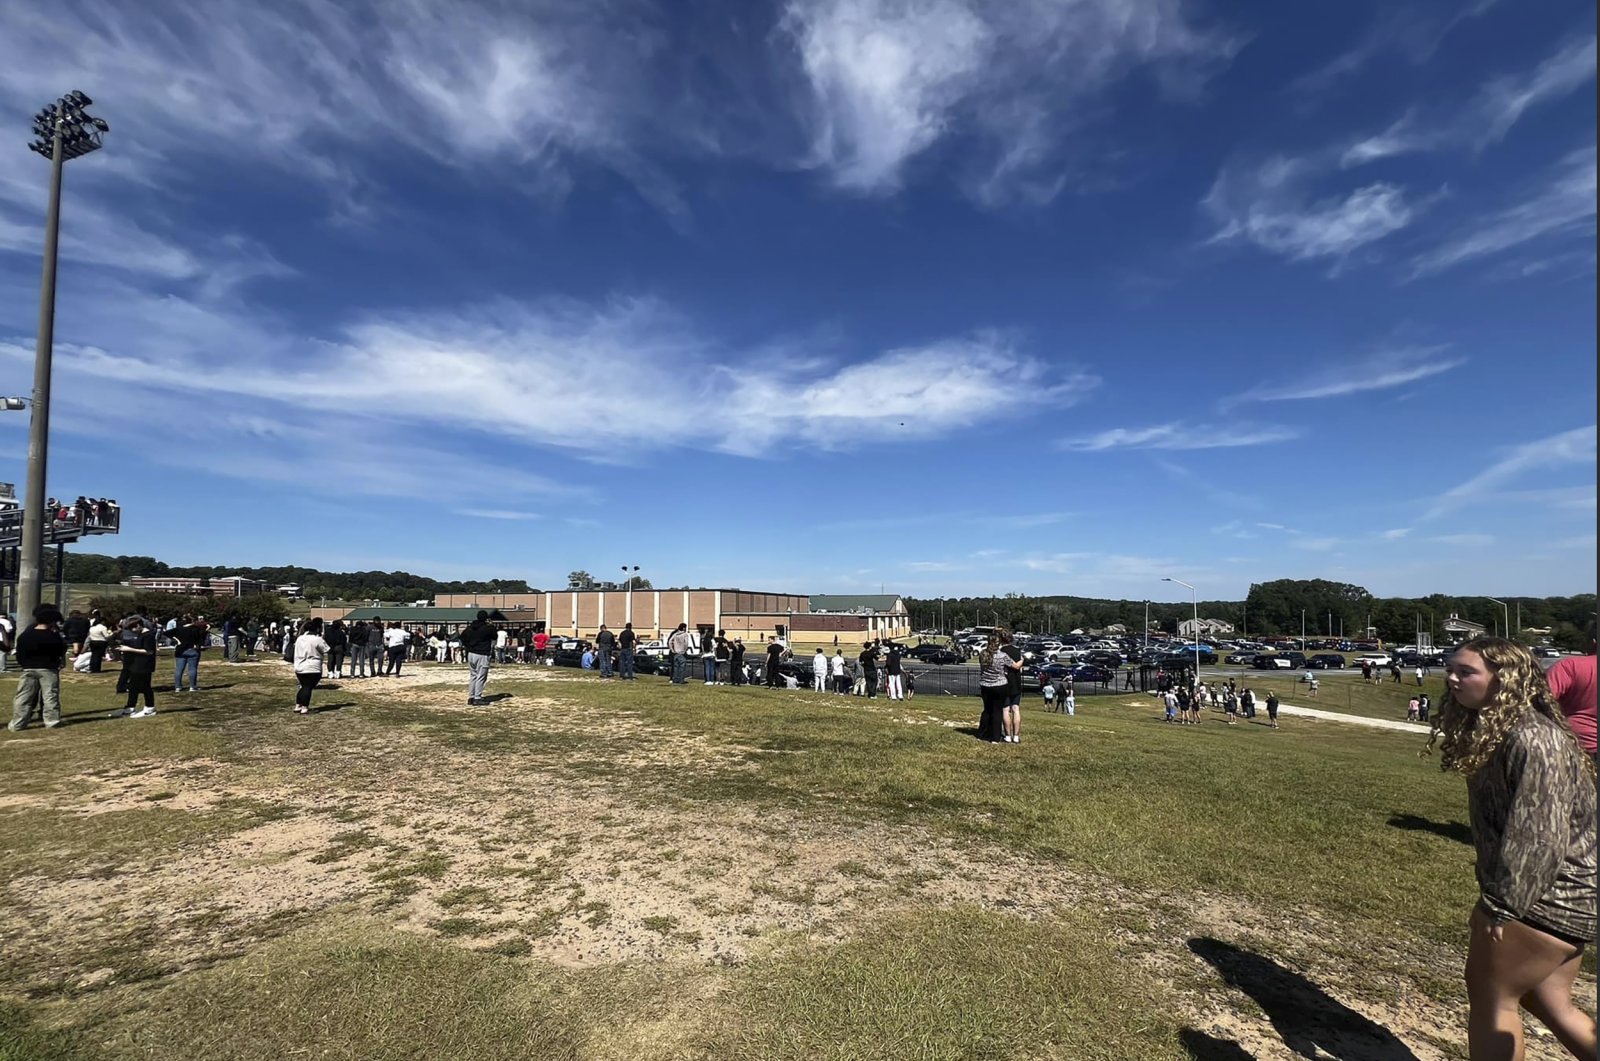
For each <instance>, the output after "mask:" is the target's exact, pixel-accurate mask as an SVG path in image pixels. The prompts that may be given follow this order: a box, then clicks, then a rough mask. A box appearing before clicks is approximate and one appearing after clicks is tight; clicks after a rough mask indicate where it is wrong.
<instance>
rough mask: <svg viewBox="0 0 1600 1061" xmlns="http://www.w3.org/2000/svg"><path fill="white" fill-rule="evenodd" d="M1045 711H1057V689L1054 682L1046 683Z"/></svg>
mask: <svg viewBox="0 0 1600 1061" xmlns="http://www.w3.org/2000/svg"><path fill="white" fill-rule="evenodd" d="M1044 709H1045V710H1046V711H1054V710H1055V709H1056V687H1055V684H1054V683H1053V682H1048V681H1047V682H1045V683H1044Z"/></svg>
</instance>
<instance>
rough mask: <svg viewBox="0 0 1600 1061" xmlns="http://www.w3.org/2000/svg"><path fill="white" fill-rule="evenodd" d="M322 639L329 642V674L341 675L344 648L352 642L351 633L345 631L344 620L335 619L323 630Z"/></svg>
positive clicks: (332, 675)
mask: <svg viewBox="0 0 1600 1061" xmlns="http://www.w3.org/2000/svg"><path fill="white" fill-rule="evenodd" d="M322 640H324V641H326V642H327V643H328V676H329V677H330V678H337V677H339V671H340V669H341V668H343V666H344V650H345V648H346V647H347V646H348V645H349V644H350V635H349V634H347V633H345V629H344V620H343V619H335V620H334V621H333V622H332V623H331V624H329V626H328V629H327V630H325V631H323V634H322Z"/></svg>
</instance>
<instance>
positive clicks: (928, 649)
mask: <svg viewBox="0 0 1600 1061" xmlns="http://www.w3.org/2000/svg"><path fill="white" fill-rule="evenodd" d="M906 658H907V659H914V660H916V661H918V662H919V663H932V664H934V665H935V666H944V665H945V664H947V663H960V662H961V661H962V660H964V659H966V658H967V657H966V656H964V655H962V654H961V653H959V652H952V651H951V650H950V649H948V648H945V647H944V646H943V645H918V646H917V647H916V648H914V649H912V650H911V651H909V652H907V653H906Z"/></svg>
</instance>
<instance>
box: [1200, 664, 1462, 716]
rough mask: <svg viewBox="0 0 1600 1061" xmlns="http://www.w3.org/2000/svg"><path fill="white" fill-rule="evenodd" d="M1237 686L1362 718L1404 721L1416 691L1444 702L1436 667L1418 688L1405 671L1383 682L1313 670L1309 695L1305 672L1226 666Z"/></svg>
mask: <svg viewBox="0 0 1600 1061" xmlns="http://www.w3.org/2000/svg"><path fill="white" fill-rule="evenodd" d="M1223 669H1224V670H1225V671H1226V672H1228V674H1229V675H1231V676H1233V677H1234V678H1235V679H1236V681H1237V682H1238V684H1239V687H1240V688H1244V687H1245V686H1249V687H1250V688H1251V689H1254V690H1255V691H1256V697H1257V699H1258V700H1265V699H1266V693H1267V692H1268V691H1269V690H1272V691H1276V692H1277V694H1278V699H1280V700H1282V701H1283V702H1284V703H1287V704H1294V705H1295V706H1297V707H1315V708H1317V709H1319V710H1322V711H1339V712H1343V713H1345V714H1350V715H1359V716H1361V717H1363V718H1387V719H1393V720H1395V721H1398V722H1404V721H1405V717H1406V702H1407V701H1408V700H1410V699H1411V698H1412V697H1413V696H1415V695H1416V694H1417V693H1418V692H1424V693H1427V694H1428V696H1429V698H1430V699H1431V700H1432V701H1433V706H1434V709H1435V710H1437V709H1438V707H1439V705H1440V704H1441V703H1443V701H1444V672H1443V671H1440V670H1435V671H1434V672H1433V674H1432V675H1430V676H1428V677H1425V678H1423V680H1422V687H1421V688H1420V689H1418V687H1417V683H1416V679H1415V678H1413V677H1412V676H1411V672H1409V671H1406V672H1404V679H1405V680H1404V681H1402V682H1400V683H1399V684H1396V683H1394V682H1392V681H1390V680H1389V677H1388V675H1385V676H1384V678H1383V681H1381V682H1379V681H1373V682H1364V681H1362V680H1361V675H1360V674H1359V673H1356V674H1346V673H1341V672H1339V671H1332V672H1329V671H1315V672H1313V673H1315V674H1316V675H1317V684H1318V685H1319V686H1320V688H1319V689H1318V690H1317V695H1316V696H1312V695H1311V694H1310V691H1309V687H1308V686H1307V685H1306V684H1305V683H1304V682H1303V681H1301V680H1300V679H1301V677H1302V676H1303V675H1304V673H1305V672H1304V671H1259V670H1253V669H1251V668H1248V667H1225V668H1223ZM1258 710H1259V709H1258Z"/></svg>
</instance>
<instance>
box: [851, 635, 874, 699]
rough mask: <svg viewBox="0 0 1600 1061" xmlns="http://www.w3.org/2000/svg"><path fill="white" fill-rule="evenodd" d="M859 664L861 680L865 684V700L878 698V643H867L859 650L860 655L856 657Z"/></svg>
mask: <svg viewBox="0 0 1600 1061" xmlns="http://www.w3.org/2000/svg"><path fill="white" fill-rule="evenodd" d="M856 661H857V662H858V663H860V664H861V678H862V680H863V681H865V682H866V684H867V699H868V700H876V699H877V698H878V643H877V642H876V641H868V642H867V643H866V644H865V645H863V646H862V648H861V655H859V656H857V657H856Z"/></svg>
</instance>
